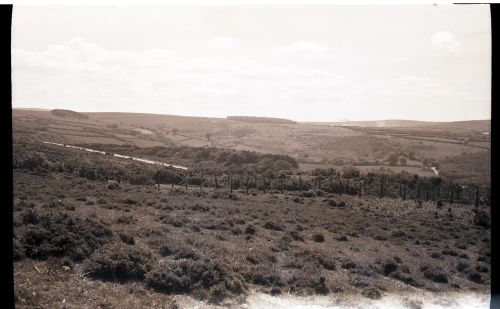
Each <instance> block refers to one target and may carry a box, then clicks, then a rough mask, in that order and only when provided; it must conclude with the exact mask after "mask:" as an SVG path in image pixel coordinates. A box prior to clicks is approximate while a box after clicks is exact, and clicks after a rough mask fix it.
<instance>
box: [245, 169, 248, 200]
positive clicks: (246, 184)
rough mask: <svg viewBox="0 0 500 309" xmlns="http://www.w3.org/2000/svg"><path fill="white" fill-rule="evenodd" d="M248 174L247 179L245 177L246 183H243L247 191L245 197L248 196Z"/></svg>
mask: <svg viewBox="0 0 500 309" xmlns="http://www.w3.org/2000/svg"><path fill="white" fill-rule="evenodd" d="M248 177H249V176H248V174H247V177H246V183H245V186H246V189H247V195H248Z"/></svg>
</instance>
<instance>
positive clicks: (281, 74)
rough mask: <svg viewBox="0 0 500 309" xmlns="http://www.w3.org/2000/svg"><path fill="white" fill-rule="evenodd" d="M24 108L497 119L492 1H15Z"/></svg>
mask: <svg viewBox="0 0 500 309" xmlns="http://www.w3.org/2000/svg"><path fill="white" fill-rule="evenodd" d="M12 32H13V33H12V71H13V72H12V77H13V107H37V108H49V109H52V108H64V109H72V110H76V111H87V112H91V111H103V112H111V111H123V112H146V113H160V114H175V115H192V116H208V117H226V116H228V115H253V116H268V117H283V118H289V119H294V120H297V121H338V120H343V119H349V120H379V119H413V120H428V121H454V120H470V119H490V117H491V116H490V104H491V103H490V102H491V101H490V89H491V88H490V87H491V81H490V78H491V50H490V49H491V37H490V12H489V7H488V6H486V5H459V6H450V5H448V6H446V5H445V6H443V5H439V6H432V5H426V6H376V7H375V6H372V7H369V6H352V7H351V6H310V7H304V6H302V7H299V6H288V7H285V6H281V7H276V6H275V7H272V6H253V7H252V6H233V7H228V6H225V7H224V6H204V7H202V6H186V7H179V6H176V7H174V6H159V7H158V6H157V7H152V6H150V7H141V6H130V7H122V6H119V7H116V6H115V7H111V6H109V7H102V6H100V7H74V6H73V7H61V6H45V7H33V6H32V7H29V6H15V7H14V12H13V22H12Z"/></svg>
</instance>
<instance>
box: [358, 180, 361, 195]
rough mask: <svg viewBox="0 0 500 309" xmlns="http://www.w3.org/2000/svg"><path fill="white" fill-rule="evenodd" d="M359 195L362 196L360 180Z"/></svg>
mask: <svg viewBox="0 0 500 309" xmlns="http://www.w3.org/2000/svg"><path fill="white" fill-rule="evenodd" d="M358 196H359V197H361V181H360V182H359V191H358Z"/></svg>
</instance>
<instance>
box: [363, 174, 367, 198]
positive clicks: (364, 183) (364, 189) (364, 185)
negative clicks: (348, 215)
mask: <svg viewBox="0 0 500 309" xmlns="http://www.w3.org/2000/svg"><path fill="white" fill-rule="evenodd" d="M363 193H364V194H365V195H366V181H365V179H364V178H363Z"/></svg>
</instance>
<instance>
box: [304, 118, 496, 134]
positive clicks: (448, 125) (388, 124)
mask: <svg viewBox="0 0 500 309" xmlns="http://www.w3.org/2000/svg"><path fill="white" fill-rule="evenodd" d="M306 124H316V125H332V126H353V127H354V126H356V127H379V128H398V127H399V128H425V127H428V128H432V129H441V130H477V131H488V132H489V131H490V128H491V120H468V121H451V122H431V121H417V120H374V121H348V122H306Z"/></svg>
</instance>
